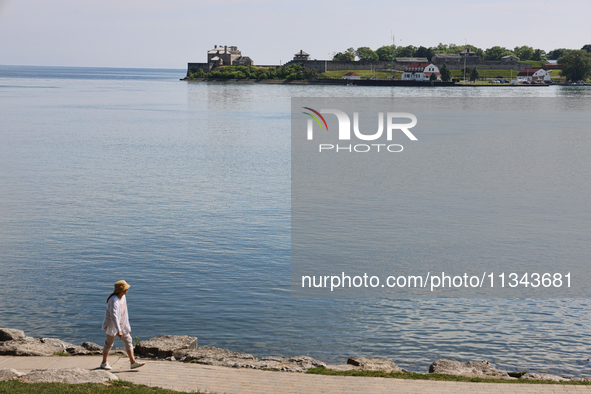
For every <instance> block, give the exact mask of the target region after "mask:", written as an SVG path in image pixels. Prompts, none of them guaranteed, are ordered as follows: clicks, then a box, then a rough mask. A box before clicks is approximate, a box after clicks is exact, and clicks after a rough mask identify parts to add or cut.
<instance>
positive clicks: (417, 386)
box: [0, 356, 591, 394]
mask: <svg viewBox="0 0 591 394" xmlns="http://www.w3.org/2000/svg"><path fill="white" fill-rule="evenodd" d="M143 361H146V360H145V359H144V360H143ZM100 363H101V357H100V356H70V357H59V356H53V357H11V356H0V369H3V368H14V369H16V370H17V371H19V372H24V373H28V372H29V371H31V370H33V369H47V368H74V367H78V368H84V369H95V368H97V367H98V366H99V365H100ZM109 363H110V364H111V366H112V367H113V370H112V371H111V372H113V373H114V374H115V375H117V376H118V377H119V378H120V379H123V380H127V381H130V382H133V383H138V384H145V385H148V386H158V387H164V388H168V389H172V390H178V391H186V392H194V391H201V392H208V393H209V392H212V393H218V394H223V393H228V394H229V393H248V394H250V393H261V394H262V393H264V394H267V393H269V394H271V393H273V394H275V393H289V394H308V393H335V394H340V393H351V394H352V393H371V394H377V393H420V394H429V393H470V394H478V393H591V386H568V385H540V384H495V383H464V382H433V381H426V380H401V379H386V378H362V377H350V376H323V375H308V374H302V373H289V372H271V371H260V370H254V369H237V368H225V367H213V366H207V365H199V364H184V363H181V362H178V361H149V360H148V361H146V365H145V366H143V367H142V368H139V369H134V370H130V369H129V362H128V361H127V358H119V356H110V357H109Z"/></svg>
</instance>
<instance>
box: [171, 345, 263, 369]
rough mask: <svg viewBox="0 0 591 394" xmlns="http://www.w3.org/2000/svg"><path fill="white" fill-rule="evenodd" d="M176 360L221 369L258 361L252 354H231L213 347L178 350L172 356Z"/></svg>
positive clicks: (229, 351) (228, 351) (238, 366)
mask: <svg viewBox="0 0 591 394" xmlns="http://www.w3.org/2000/svg"><path fill="white" fill-rule="evenodd" d="M173 356H174V357H175V358H176V359H182V358H183V357H184V360H185V361H195V362H198V363H199V364H205V365H217V366H223V367H237V368H240V367H242V366H243V365H246V364H249V363H252V362H254V361H258V359H257V358H256V357H255V356H253V355H252V354H244V353H238V352H233V351H231V350H227V349H220V348H217V347H213V346H201V347H198V348H196V349H191V350H180V351H177V352H175V354H174V355H173Z"/></svg>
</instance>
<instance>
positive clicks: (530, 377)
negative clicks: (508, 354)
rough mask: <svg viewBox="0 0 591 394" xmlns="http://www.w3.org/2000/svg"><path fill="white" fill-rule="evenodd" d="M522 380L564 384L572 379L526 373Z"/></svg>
mask: <svg viewBox="0 0 591 394" xmlns="http://www.w3.org/2000/svg"><path fill="white" fill-rule="evenodd" d="M520 379H525V380H552V381H553V382H564V381H568V380H570V379H567V378H563V377H562V376H558V375H550V374H547V373H526V374H525V375H523V376H522V377H521V378H520Z"/></svg>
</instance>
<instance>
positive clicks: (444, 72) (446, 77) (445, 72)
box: [439, 63, 451, 82]
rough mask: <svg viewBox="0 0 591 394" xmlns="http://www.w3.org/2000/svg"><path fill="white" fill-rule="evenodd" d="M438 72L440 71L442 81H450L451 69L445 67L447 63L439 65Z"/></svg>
mask: <svg viewBox="0 0 591 394" xmlns="http://www.w3.org/2000/svg"><path fill="white" fill-rule="evenodd" d="M439 72H440V73H441V80H442V81H444V82H449V81H451V71H449V68H448V67H447V64H445V63H444V64H443V66H441V69H440V70H439Z"/></svg>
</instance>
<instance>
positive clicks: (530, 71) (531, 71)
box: [517, 68, 541, 77]
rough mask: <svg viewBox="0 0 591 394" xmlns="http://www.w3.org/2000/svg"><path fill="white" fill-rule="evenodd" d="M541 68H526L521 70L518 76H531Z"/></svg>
mask: <svg viewBox="0 0 591 394" xmlns="http://www.w3.org/2000/svg"><path fill="white" fill-rule="evenodd" d="M539 70H541V68H526V69H525V70H523V71H521V72H520V73H519V74H517V76H518V77H531V76H532V75H534V74H535V73H536V71H539Z"/></svg>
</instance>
